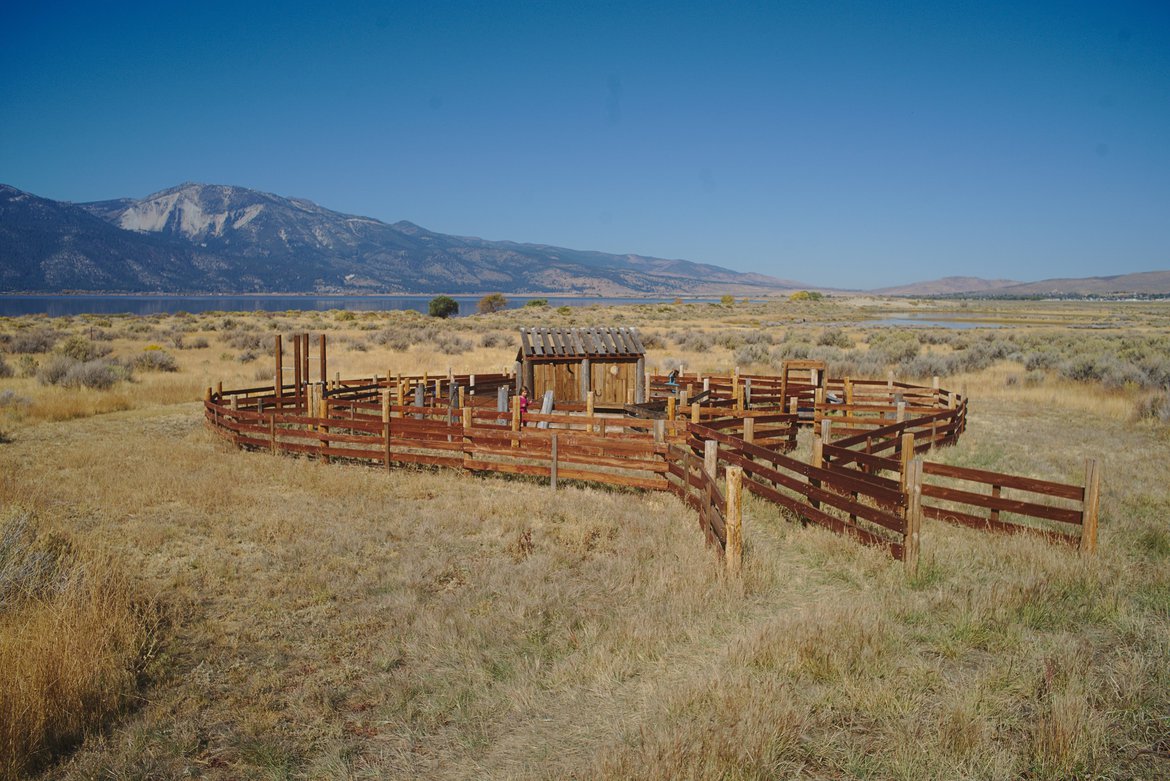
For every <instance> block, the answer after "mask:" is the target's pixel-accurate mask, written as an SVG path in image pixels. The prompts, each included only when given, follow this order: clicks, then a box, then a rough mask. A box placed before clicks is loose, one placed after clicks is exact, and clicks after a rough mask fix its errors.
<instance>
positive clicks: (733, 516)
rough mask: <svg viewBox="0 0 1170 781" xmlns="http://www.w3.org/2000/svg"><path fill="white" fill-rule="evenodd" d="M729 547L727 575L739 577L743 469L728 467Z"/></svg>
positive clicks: (727, 530)
mask: <svg viewBox="0 0 1170 781" xmlns="http://www.w3.org/2000/svg"><path fill="white" fill-rule="evenodd" d="M725 519H726V527H725V532H726V534H727V547H726V549H725V550H724V559H725V562H726V564H727V574H728V575H731V576H737V575H739V573H740V570H741V569H742V568H743V467H739V466H729V467H727V513H726V515H725Z"/></svg>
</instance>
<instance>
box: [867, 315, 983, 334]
mask: <svg viewBox="0 0 1170 781" xmlns="http://www.w3.org/2000/svg"><path fill="white" fill-rule="evenodd" d="M865 325H888V326H897V327H902V328H904V327H907V326H909V327H912V328H957V329H960V330H962V329H967V328H1003V326H1004V324H1003V323H1001V322H990V321H983V320H974V319H967V320H940V319H927V318H924V317H914V316H912V315H899V316H895V317H885V318H882V319H881V320H868V321H866V322H865Z"/></svg>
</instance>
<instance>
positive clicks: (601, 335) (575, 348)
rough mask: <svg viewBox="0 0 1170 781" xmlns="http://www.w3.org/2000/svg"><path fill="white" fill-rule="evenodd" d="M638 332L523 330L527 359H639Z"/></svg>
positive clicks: (522, 346)
mask: <svg viewBox="0 0 1170 781" xmlns="http://www.w3.org/2000/svg"><path fill="white" fill-rule="evenodd" d="M645 352H646V349H645V348H644V347H643V346H642V340H641V338H640V337H639V336H638V329H637V328H606V327H597V328H521V329H520V355H518V356H517V357H518V358H520V357H523V358H577V359H580V358H617V357H622V358H639V357H641V356H642V355H644V354H645Z"/></svg>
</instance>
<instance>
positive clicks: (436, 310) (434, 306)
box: [427, 296, 459, 319]
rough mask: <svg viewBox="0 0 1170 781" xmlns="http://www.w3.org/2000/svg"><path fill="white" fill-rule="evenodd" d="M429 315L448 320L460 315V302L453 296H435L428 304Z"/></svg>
mask: <svg viewBox="0 0 1170 781" xmlns="http://www.w3.org/2000/svg"><path fill="white" fill-rule="evenodd" d="M427 314H429V315H430V316H431V317H441V318H444V319H445V318H448V317H451V316H452V315H457V314H459V302H458V301H456V300H455V299H453V298H451V296H435V297H434V298H432V299H431V302H430V303H429V304H427Z"/></svg>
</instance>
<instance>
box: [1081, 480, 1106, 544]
mask: <svg viewBox="0 0 1170 781" xmlns="http://www.w3.org/2000/svg"><path fill="white" fill-rule="evenodd" d="M1100 503H1101V469H1100V467H1099V466H1098V464H1097V459H1095V458H1090V459H1087V460H1086V461H1085V500H1084V509H1083V510H1082V514H1081V546H1080V547H1081V553H1083V554H1093V553H1096V552H1097V511H1098V509H1099V507H1100Z"/></svg>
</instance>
